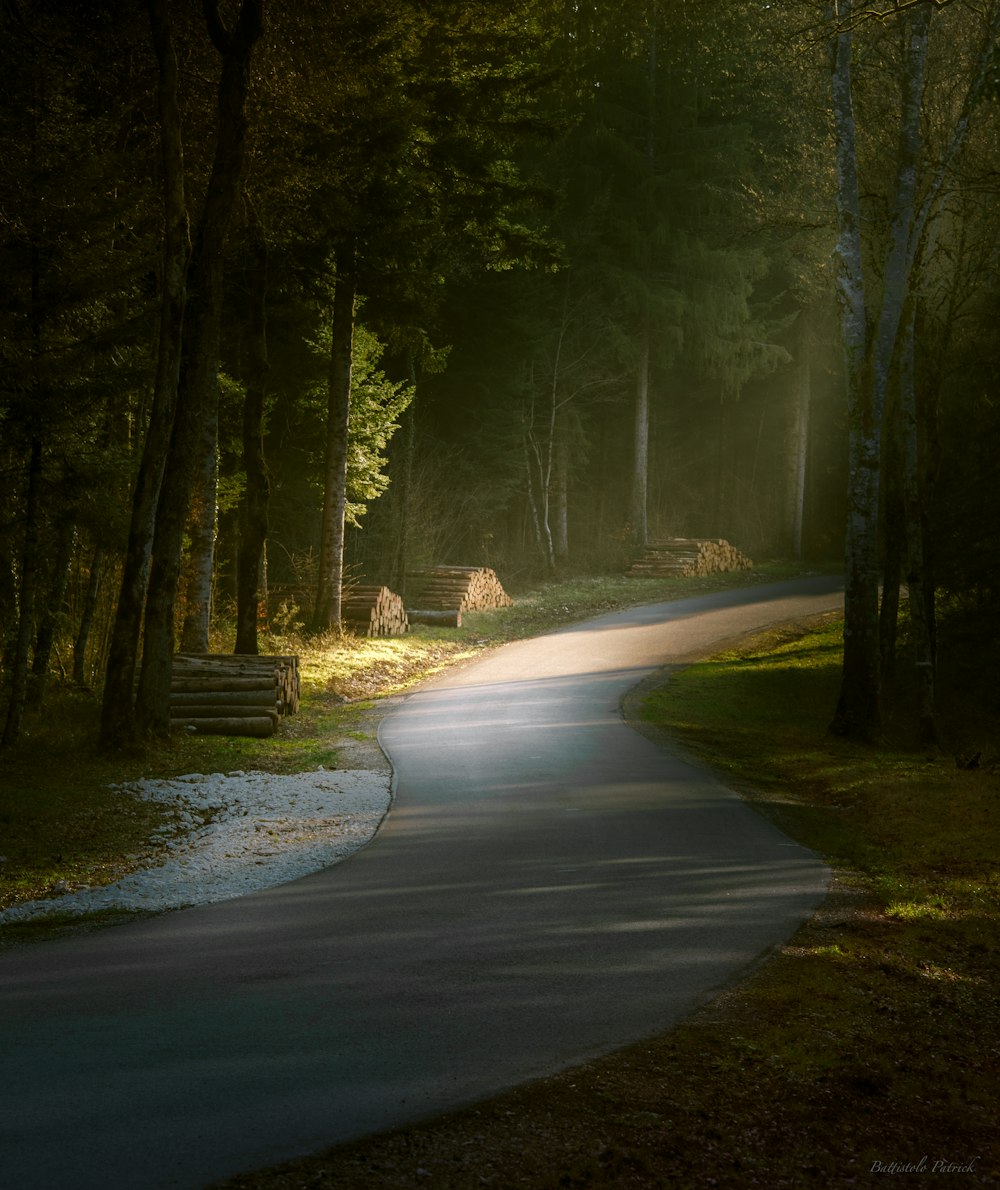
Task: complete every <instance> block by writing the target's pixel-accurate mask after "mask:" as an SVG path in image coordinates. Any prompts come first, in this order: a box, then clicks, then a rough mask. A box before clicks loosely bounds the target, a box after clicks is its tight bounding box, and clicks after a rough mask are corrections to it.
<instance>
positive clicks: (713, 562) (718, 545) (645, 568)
mask: <svg viewBox="0 0 1000 1190" xmlns="http://www.w3.org/2000/svg"><path fill="white" fill-rule="evenodd" d="M752 568H753V563H752V562H751V561H750V559H749V558H748V557H747V556H746V555H745V554H743V553H741V552H740V551H739V550H738V549H737V548H736V547H735V546H733V545H730V544H729V542H728V541H723V540H722V539H721V538H719V539H718V540H715V541H710V540H705V539H703V538H695V537H667V538H663V539H661V540H659V541H651V542H649V544H648V545H647V546H646V548H645V550H644V551H643V553H642V556H641V557H639V558H637V559H636V560H635V561H634V562H633V563H632V565H631V567H630V568H629V569H628V571H627V574H628V576H629V577H630V578H673V577H674V576H680V577H682V578H695V577H698V576H701V575H706V574H718V573H720V572H721V571H727V570H751V569H752Z"/></svg>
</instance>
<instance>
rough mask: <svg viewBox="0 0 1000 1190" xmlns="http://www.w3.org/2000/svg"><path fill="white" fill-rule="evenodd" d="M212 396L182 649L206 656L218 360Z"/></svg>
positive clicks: (197, 461) (198, 472) (194, 513)
mask: <svg viewBox="0 0 1000 1190" xmlns="http://www.w3.org/2000/svg"><path fill="white" fill-rule="evenodd" d="M215 377H216V379H215V383H214V384H213V389H214V391H213V393H212V394H210V395H207V402H208V406H209V407H208V408H206V413H205V423H204V425H203V426H202V432H201V434H199V435H198V442H197V445H196V453H195V456H194V460H193V463H194V477H193V482H192V493H191V499H190V508H189V512H188V523H187V536H188V540H189V542H190V545H189V547H188V551H187V558H186V560H185V564H184V605H183V606H184V624H183V627H182V629H181V648H182V649H183V650H184V652H185V653H207V652H208V649H209V646H208V633H209V627H210V624H211V618H212V575H213V573H214V570H215V539H216V535H217V529H218V511H219V390H218V359H216V362H215Z"/></svg>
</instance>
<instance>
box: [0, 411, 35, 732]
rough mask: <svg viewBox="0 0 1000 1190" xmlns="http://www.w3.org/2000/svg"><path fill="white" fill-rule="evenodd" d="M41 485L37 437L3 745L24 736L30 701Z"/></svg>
mask: <svg viewBox="0 0 1000 1190" xmlns="http://www.w3.org/2000/svg"><path fill="white" fill-rule="evenodd" d="M41 486H42V440H41V438H40V437H39V436H38V435H37V434H36V435H34V436H33V437H32V439H31V455H30V457H29V461H28V488H27V495H26V499H25V520H24V547H23V550H22V553H21V583H20V591H19V599H18V606H19V615H18V621H17V635H16V637H15V638H14V648H13V651H12V655H11V659H10V669H11V685H10V702H9V703H8V704H7V717H6V720H5V722H4V730H3V738H2V739H0V744H2V745H3V746H5V747H6V746H8V745H10V744H13V743H14V741H15V740H16V739H17V737H18V736H19V735H20V734H21V723H22V721H23V719H24V710H25V705H26V703H27V698H28V660H29V657H30V654H31V634H32V630H33V626H34V618H35V601H36V591H37V583H38V553H39V549H38V542H39V516H40V504H41Z"/></svg>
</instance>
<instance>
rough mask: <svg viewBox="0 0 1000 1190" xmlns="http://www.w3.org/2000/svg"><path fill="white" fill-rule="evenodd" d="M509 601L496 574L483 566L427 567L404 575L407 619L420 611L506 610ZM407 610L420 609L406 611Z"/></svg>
mask: <svg viewBox="0 0 1000 1190" xmlns="http://www.w3.org/2000/svg"><path fill="white" fill-rule="evenodd" d="M513 602H514V601H513V600H512V599H511V598H510V596H509V595H508V594H507V592H506V591H505V590H504V589H503V586H502V585H501V583H500V580H499V579H498V578H497V576H496V572H495V571H493V570H490V569H489V568H488V567H485V566H431V567H427V568H425V569H421V570H411V571H408V572H407V575H406V603H407V611H408V613H409V616H410V619H411V620H416V619H417V617H418V616H419V615H420V614H422V612H423V611H428V612H429V611H442V612H443V611H447V612H479V611H489V610H491V609H493V608H497V607H510V606H511V604H512V603H513ZM411 607H412V608H414V609H421V610H420V611H409V609H410V608H411Z"/></svg>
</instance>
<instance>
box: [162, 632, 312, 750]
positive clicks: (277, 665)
mask: <svg viewBox="0 0 1000 1190" xmlns="http://www.w3.org/2000/svg"><path fill="white" fill-rule="evenodd" d="M300 692H301V680H300V677H299V659H298V657H295V656H284V657H277V656H274V657H270V656H258V655H256V654H249V653H178V654H177V655H176V656H175V657H174V659H173V673H172V675H171V686H170V725H171V727H173V728H177V729H180V730H184V731H189V732H193V733H197V734H201V735H242V736H254V737H257V738H265V737H267V736H270V735H273V734H274V732H275V730H276V728H277V726H278V723H279V722H280V720H281V718H282V716H283V715H291V714H294V713H295V712H296V711H297V710H298V707H299V698H300Z"/></svg>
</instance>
